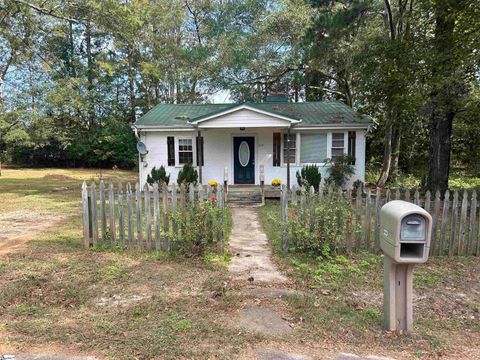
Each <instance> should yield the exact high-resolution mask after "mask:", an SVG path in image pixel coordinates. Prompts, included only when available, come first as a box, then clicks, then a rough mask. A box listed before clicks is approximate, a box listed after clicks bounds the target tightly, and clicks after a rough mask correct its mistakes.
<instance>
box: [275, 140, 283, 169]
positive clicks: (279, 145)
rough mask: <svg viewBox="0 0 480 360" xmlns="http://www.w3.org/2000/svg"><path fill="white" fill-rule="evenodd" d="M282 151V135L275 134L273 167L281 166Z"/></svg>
mask: <svg viewBox="0 0 480 360" xmlns="http://www.w3.org/2000/svg"><path fill="white" fill-rule="evenodd" d="M281 151H282V134H280V133H273V166H280V162H281Z"/></svg>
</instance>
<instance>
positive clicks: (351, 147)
mask: <svg viewBox="0 0 480 360" xmlns="http://www.w3.org/2000/svg"><path fill="white" fill-rule="evenodd" d="M356 140H357V132H356V131H349V132H348V156H349V157H350V158H351V159H352V161H351V162H350V165H355V160H356V159H355V146H356Z"/></svg>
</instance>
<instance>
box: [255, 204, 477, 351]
mask: <svg viewBox="0 0 480 360" xmlns="http://www.w3.org/2000/svg"><path fill="white" fill-rule="evenodd" d="M278 215H279V204H278V202H273V201H272V202H269V203H267V204H266V206H264V207H263V208H262V209H261V221H262V223H263V226H264V228H265V230H266V233H267V235H268V237H269V239H270V241H271V243H272V245H273V247H274V250H275V254H276V259H277V261H278V263H279V265H280V266H281V267H282V268H283V270H284V271H285V272H288V274H289V275H290V277H291V278H292V279H293V280H294V282H295V286H296V287H297V288H298V289H301V290H303V291H305V292H306V293H308V294H310V296H307V297H305V298H291V299H290V306H291V307H292V309H293V311H294V313H295V316H296V317H301V318H302V319H304V326H303V328H302V332H303V339H304V340H305V341H308V340H312V341H313V340H314V339H315V338H317V339H322V341H325V342H331V341H337V342H339V343H345V344H349V345H351V346H354V347H358V348H366V349H368V348H370V347H374V348H382V349H385V350H395V351H400V352H401V354H402V356H401V357H400V358H410V357H421V358H437V357H449V358H472V359H473V358H480V348H479V345H478V344H479V343H480V313H479V312H480V259H479V258H474V257H471V258H451V259H448V258H431V259H430V260H429V261H428V262H427V263H426V264H424V265H419V266H417V267H416V269H415V272H414V328H415V331H414V334H412V335H408V336H399V335H398V334H393V333H389V332H385V331H382V324H383V264H382V259H381V257H380V256H379V255H375V254H370V253H366V252H365V253H355V254H352V255H349V256H333V257H331V258H330V259H325V258H315V257H308V256H303V255H295V254H288V255H283V254H281V253H280V252H279V241H280V232H279V228H280V227H279V226H278V225H277V224H278V222H277V221H278ZM467 354H468V355H467Z"/></svg>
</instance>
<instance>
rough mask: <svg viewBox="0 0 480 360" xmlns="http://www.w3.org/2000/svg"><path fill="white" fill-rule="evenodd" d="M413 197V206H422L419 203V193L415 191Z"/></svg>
mask: <svg viewBox="0 0 480 360" xmlns="http://www.w3.org/2000/svg"><path fill="white" fill-rule="evenodd" d="M414 197H415V205H417V206H422V204H421V201H420V192H419V191H418V189H416V190H415V195H414Z"/></svg>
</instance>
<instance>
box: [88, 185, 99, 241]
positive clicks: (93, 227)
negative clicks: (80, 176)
mask: <svg viewBox="0 0 480 360" xmlns="http://www.w3.org/2000/svg"><path fill="white" fill-rule="evenodd" d="M96 196H97V194H96V188H95V182H92V185H91V186H90V215H91V222H90V234H91V235H92V242H93V245H96V244H97V242H98V220H97V197H96Z"/></svg>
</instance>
